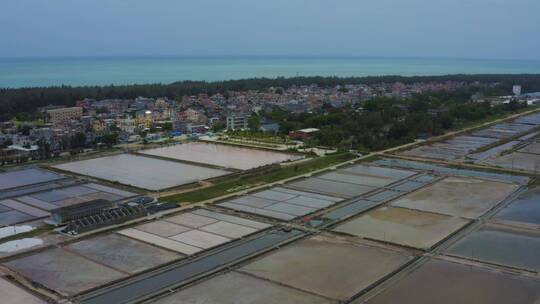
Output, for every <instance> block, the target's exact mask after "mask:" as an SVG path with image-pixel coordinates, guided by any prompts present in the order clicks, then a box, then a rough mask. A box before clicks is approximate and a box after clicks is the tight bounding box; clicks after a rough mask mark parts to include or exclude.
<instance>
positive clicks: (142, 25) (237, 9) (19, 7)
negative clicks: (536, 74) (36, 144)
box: [0, 0, 540, 59]
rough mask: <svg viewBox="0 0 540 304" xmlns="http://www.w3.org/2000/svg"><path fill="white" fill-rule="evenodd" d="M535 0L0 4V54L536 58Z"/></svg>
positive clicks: (539, 38)
mask: <svg viewBox="0 0 540 304" xmlns="http://www.w3.org/2000/svg"><path fill="white" fill-rule="evenodd" d="M539 13H540V0H1V3H0V57H25V56H39V57H48V56H124V55H133V56H137V55H145V56H150V55H152V56H153V55H190V56H191V55H203V56H206V55H299V56H302V55H325V56H341V55H347V56H393V57H452V58H500V59H540V17H539Z"/></svg>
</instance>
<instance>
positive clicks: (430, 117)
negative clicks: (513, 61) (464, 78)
mask: <svg viewBox="0 0 540 304" xmlns="http://www.w3.org/2000/svg"><path fill="white" fill-rule="evenodd" d="M465 95H466V94H465ZM465 95H464V94H463V92H461V91H459V92H442V93H433V94H424V95H418V96H415V97H413V98H410V99H406V100H398V99H393V98H376V99H373V100H369V101H366V102H364V103H363V104H362V105H361V106H354V105H351V106H348V107H345V108H340V109H332V108H328V107H327V108H326V109H325V110H324V111H320V112H314V113H302V114H293V113H289V112H286V111H282V110H279V109H276V110H274V111H272V112H267V113H264V115H265V116H266V117H267V118H268V119H271V120H273V121H276V122H278V123H279V124H280V133H282V134H287V133H288V132H290V131H292V130H298V129H303V128H318V129H320V131H319V132H318V133H316V135H315V137H314V138H312V139H311V140H309V141H308V144H309V145H312V146H326V147H339V148H341V149H346V150H348V149H358V150H363V151H371V150H381V149H385V148H389V147H393V146H397V145H400V144H405V143H407V142H411V141H412V140H414V139H415V138H419V137H430V136H436V135H441V134H443V133H444V132H445V131H447V130H450V129H453V128H459V127H461V126H463V125H466V124H468V123H472V122H477V121H481V120H484V119H487V118H491V117H494V116H497V115H503V114H508V113H513V112H516V111H518V110H520V109H522V108H524V107H526V106H527V105H526V104H525V103H520V102H517V101H512V102H510V103H508V104H499V105H492V104H491V103H489V102H473V101H470V99H469V98H465V97H464V96H465ZM467 96H470V95H467Z"/></svg>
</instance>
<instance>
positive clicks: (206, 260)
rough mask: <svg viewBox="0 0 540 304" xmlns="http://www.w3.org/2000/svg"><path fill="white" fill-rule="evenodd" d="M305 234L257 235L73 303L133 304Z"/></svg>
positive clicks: (280, 232)
mask: <svg viewBox="0 0 540 304" xmlns="http://www.w3.org/2000/svg"><path fill="white" fill-rule="evenodd" d="M305 235H306V233H305V232H303V231H301V230H296V229H292V230H290V231H281V230H274V231H271V232H269V233H267V234H264V235H262V236H260V237H257V238H254V239H250V240H247V241H245V242H242V243H239V244H236V245H233V246H231V247H228V248H226V249H224V250H221V251H219V252H216V253H215V254H211V255H208V256H203V257H201V258H198V259H196V260H194V261H189V262H186V263H183V264H180V265H178V266H175V267H173V268H168V269H166V270H163V271H162V272H158V273H156V274H153V275H151V276H146V277H144V278H139V279H134V281H131V282H122V283H120V284H119V285H118V286H113V287H108V288H106V289H104V290H102V291H99V290H98V291H96V292H93V293H92V294H89V295H86V296H82V297H81V298H79V299H76V300H75V301H74V302H75V303H82V304H101V303H115V304H122V303H137V302H140V301H142V300H145V299H148V298H149V297H151V296H154V295H157V294H158V293H160V292H163V291H167V290H170V289H172V288H176V287H179V286H181V285H184V284H187V283H189V282H190V281H192V280H193V279H195V278H197V277H199V276H201V275H202V274H211V273H214V272H216V271H219V270H222V269H224V268H226V267H229V266H232V265H233V264H236V263H239V262H241V261H243V260H245V259H247V258H249V257H251V256H253V255H255V254H257V253H260V252H264V251H266V250H269V249H272V248H273V247H276V246H278V245H281V244H283V243H286V242H290V241H293V240H295V239H298V238H301V237H303V236H305Z"/></svg>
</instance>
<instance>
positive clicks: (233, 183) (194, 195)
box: [160, 153, 354, 203]
mask: <svg viewBox="0 0 540 304" xmlns="http://www.w3.org/2000/svg"><path fill="white" fill-rule="evenodd" d="M353 158H354V155H352V154H350V153H337V154H333V155H328V156H324V157H319V158H314V159H311V160H308V161H305V162H301V163H298V164H295V165H288V166H283V167H282V166H280V165H272V166H269V167H268V168H265V169H262V170H257V171H256V172H253V173H250V174H246V175H239V176H231V177H226V178H223V179H220V181H218V182H216V183H215V184H214V185H212V186H210V187H206V188H203V189H199V190H195V191H191V192H186V193H181V194H177V195H172V196H166V197H162V198H160V200H161V201H170V202H179V203H184V202H189V203H196V202H200V201H204V200H208V199H211V198H215V197H219V196H223V195H226V194H229V193H230V192H232V191H240V190H242V189H248V188H251V187H254V186H258V185H262V184H267V183H272V182H275V181H279V180H283V179H287V178H290V177H294V176H298V175H302V174H306V173H309V172H313V171H316V170H320V169H324V168H327V167H330V166H333V165H336V164H339V163H342V162H346V161H348V160H351V159H353ZM231 190H232V191H231Z"/></svg>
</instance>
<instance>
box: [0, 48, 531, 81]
mask: <svg viewBox="0 0 540 304" xmlns="http://www.w3.org/2000/svg"><path fill="white" fill-rule="evenodd" d="M484 73H485V74H506V73H508V74H538V73H540V61H532V60H479V59H433V58H376V57H263V56H261V57H256V56H234V57H232V56H231V57H88V58H75V57H70V58H10V59H7V58H4V59H2V58H0V88H20V87H36V86H58V85H72V86H84V85H109V84H115V85H120V84H145V83H171V82H175V81H180V80H205V81H217V80H230V79H242V78H252V77H278V76H284V77H292V76H341V77H345V76H376V75H403V76H412V75H445V74H484Z"/></svg>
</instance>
